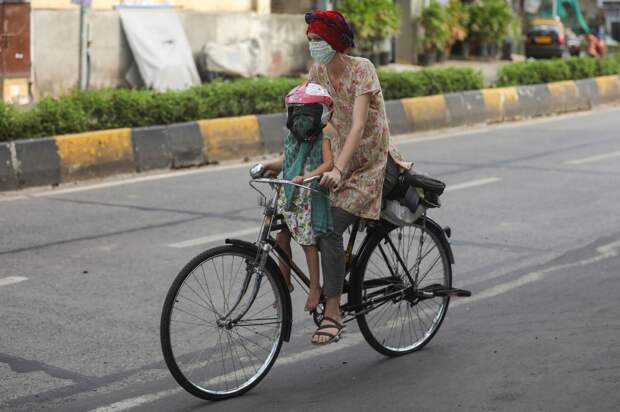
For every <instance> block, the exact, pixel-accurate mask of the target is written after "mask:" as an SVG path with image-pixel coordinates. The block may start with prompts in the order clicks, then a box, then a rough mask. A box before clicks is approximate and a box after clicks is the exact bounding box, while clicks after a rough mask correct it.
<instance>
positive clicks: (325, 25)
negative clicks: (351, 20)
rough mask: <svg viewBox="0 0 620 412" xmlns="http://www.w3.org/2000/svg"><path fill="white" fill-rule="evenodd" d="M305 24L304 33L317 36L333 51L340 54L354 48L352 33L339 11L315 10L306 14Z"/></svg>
mask: <svg viewBox="0 0 620 412" xmlns="http://www.w3.org/2000/svg"><path fill="white" fill-rule="evenodd" d="M306 23H308V30H307V31H306V33H315V34H318V35H319V36H321V38H322V39H323V40H325V41H326V42H327V43H329V45H330V46H332V48H333V49H334V50H336V51H338V52H340V53H344V52H345V51H346V50H347V49H349V48H351V47H355V43H354V42H353V32H352V31H351V28H350V27H349V24H348V23H347V20H346V19H345V17H344V16H343V15H342V13H340V12H339V11H334V10H316V11H314V12H310V13H306Z"/></svg>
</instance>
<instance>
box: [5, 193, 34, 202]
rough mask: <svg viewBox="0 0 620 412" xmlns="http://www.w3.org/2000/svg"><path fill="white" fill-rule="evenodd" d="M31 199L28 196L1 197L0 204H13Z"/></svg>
mask: <svg viewBox="0 0 620 412" xmlns="http://www.w3.org/2000/svg"><path fill="white" fill-rule="evenodd" d="M25 199H29V197H28V196H21V195H19V196H2V195H0V202H12V201H14V200H25Z"/></svg>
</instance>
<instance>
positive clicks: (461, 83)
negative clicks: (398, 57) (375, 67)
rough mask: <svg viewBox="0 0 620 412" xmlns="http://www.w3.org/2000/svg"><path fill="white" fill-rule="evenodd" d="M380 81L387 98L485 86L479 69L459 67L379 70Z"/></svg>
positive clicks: (428, 94) (476, 88) (417, 95)
mask: <svg viewBox="0 0 620 412" xmlns="http://www.w3.org/2000/svg"><path fill="white" fill-rule="evenodd" d="M379 81H380V82H381V87H382V89H383V97H384V98H385V99H386V100H393V99H402V98H404V97H419V96H431V95H433V94H441V93H451V92H462V91H465V90H478V89H482V88H484V77H483V75H482V73H481V72H480V71H479V70H473V69H469V68H458V67H453V68H447V69H427V70H421V71H417V72H403V73H388V72H379Z"/></svg>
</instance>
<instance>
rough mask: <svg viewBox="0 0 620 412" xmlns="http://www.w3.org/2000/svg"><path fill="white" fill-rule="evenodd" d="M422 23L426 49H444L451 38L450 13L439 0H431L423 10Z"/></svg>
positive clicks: (423, 42)
mask: <svg viewBox="0 0 620 412" xmlns="http://www.w3.org/2000/svg"><path fill="white" fill-rule="evenodd" d="M420 24H421V25H422V27H423V28H424V40H423V41H422V45H423V47H424V50H427V51H433V50H443V49H445V48H446V46H447V45H448V40H449V39H450V27H449V26H448V13H447V11H446V8H445V7H443V6H442V5H441V4H439V2H438V1H437V0H431V2H430V4H429V5H428V7H426V8H425V9H424V10H422V15H421V16H420Z"/></svg>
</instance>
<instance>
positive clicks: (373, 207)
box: [305, 10, 411, 344]
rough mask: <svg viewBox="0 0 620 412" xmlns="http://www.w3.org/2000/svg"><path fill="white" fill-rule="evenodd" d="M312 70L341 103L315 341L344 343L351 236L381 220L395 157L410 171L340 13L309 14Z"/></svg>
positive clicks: (370, 70)
mask: <svg viewBox="0 0 620 412" xmlns="http://www.w3.org/2000/svg"><path fill="white" fill-rule="evenodd" d="M305 17H306V23H307V24H308V28H307V36H308V42H309V48H310V54H311V56H312V58H313V59H314V60H315V62H316V64H314V65H313V66H312V68H311V69H310V74H309V81H311V82H314V83H318V84H320V85H321V86H323V87H325V88H326V89H327V91H328V92H329V94H330V95H331V96H332V99H333V100H334V114H333V117H332V119H331V124H332V126H333V127H334V130H335V133H334V135H333V136H332V138H331V142H332V153H333V155H334V167H333V169H332V170H330V171H328V172H326V173H324V174H323V177H322V179H321V182H320V184H321V185H323V186H326V187H328V188H330V189H331V191H332V195H331V200H332V203H331V204H332V209H331V211H332V218H333V227H334V229H333V231H332V232H330V233H328V234H325V235H323V236H322V237H321V238H320V239H319V245H320V249H321V255H322V257H321V267H322V270H323V279H324V285H323V293H324V294H325V296H326V298H327V302H326V306H325V318H324V320H323V321H322V322H321V325H320V327H319V328H318V329H317V331H316V332H315V333H314V335H313V337H312V342H313V343H315V344H328V343H331V342H334V341H337V340H338V338H339V337H340V334H341V332H342V328H343V325H342V323H341V314H340V296H341V294H342V286H343V282H344V276H345V252H344V247H343V241H342V234H343V233H344V231H345V230H346V229H347V228H348V227H349V226H350V225H351V224H353V223H354V222H355V221H356V220H357V219H359V218H365V219H373V220H377V219H379V215H380V212H381V195H382V191H383V183H384V176H385V172H386V164H387V163H388V157H391V158H392V159H393V160H394V162H395V164H396V165H398V167H401V168H403V169H409V168H410V167H411V163H409V162H406V161H404V160H403V159H402V157H401V156H400V154H399V153H398V152H397V151H396V149H395V148H394V147H393V146H392V145H391V144H390V142H389V140H390V131H389V127H388V121H387V115H386V112H385V103H384V100H383V94H382V93H381V86H380V84H379V79H378V77H377V73H376V71H375V68H374V66H373V65H372V63H371V62H370V61H369V60H367V59H364V58H361V57H353V56H349V55H348V54H347V52H348V51H349V50H350V49H351V48H353V47H355V43H354V38H353V37H354V36H353V32H352V30H351V28H350V26H349V24H348V23H347V21H346V19H345V18H344V16H343V15H342V14H341V13H339V12H337V11H322V10H317V11H315V12H310V13H307V14H306V16H305Z"/></svg>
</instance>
